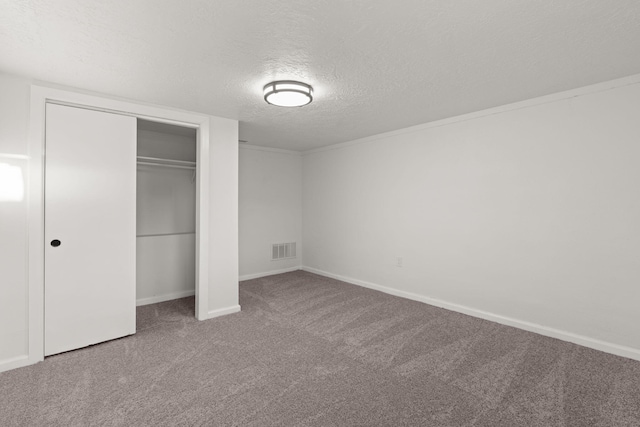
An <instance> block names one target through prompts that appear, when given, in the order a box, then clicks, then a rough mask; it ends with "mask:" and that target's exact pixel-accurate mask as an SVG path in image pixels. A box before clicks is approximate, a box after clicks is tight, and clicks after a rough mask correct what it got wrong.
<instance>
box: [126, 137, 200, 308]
mask: <svg viewBox="0 0 640 427" xmlns="http://www.w3.org/2000/svg"><path fill="white" fill-rule="evenodd" d="M138 155H139V156H145V157H157V158H163V159H173V160H187V161H195V160H196V136H195V132H194V134H193V135H192V136H182V135H176V134H172V133H167V132H155V131H149V130H143V129H140V128H138ZM137 169H138V170H137V182H136V184H137V204H136V208H137V209H136V217H137V220H136V235H137V238H136V267H137V268H136V299H137V303H138V305H142V304H152V303H156V302H160V301H166V300H170V299H175V298H180V297H184V296H189V295H193V294H194V293H195V280H196V279H195V267H196V253H195V249H196V243H195V229H196V221H195V218H196V184H195V181H194V180H193V179H192V178H193V177H194V173H195V170H191V169H178V168H168V167H163V166H157V165H156V166H151V165H144V164H139V165H138V168H137ZM187 233H188V234H187Z"/></svg>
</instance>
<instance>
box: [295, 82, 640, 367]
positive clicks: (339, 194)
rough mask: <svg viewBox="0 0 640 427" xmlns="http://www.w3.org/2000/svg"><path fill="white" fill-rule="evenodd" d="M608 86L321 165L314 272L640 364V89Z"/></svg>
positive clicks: (314, 163) (309, 251) (315, 163)
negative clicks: (595, 349)
mask: <svg viewBox="0 0 640 427" xmlns="http://www.w3.org/2000/svg"><path fill="white" fill-rule="evenodd" d="M635 81H636V82H637V81H638V79H635ZM620 84H623V83H620ZM605 86H607V85H599V86H597V87H594V88H590V89H585V90H583V91H582V92H581V93H582V95H581V96H577V97H571V96H573V95H575V93H572V94H566V96H565V95H562V96H556V97H547V98H545V99H541V100H537V101H535V102H531V103H521V104H518V105H514V106H511V107H506V108H501V109H496V110H491V111H487V112H484V113H481V114H474V115H469V116H464V117H461V118H458V119H454V120H446V121H442V122H439V123H434V124H430V125H424V126H422V127H416V128H410V129H406V130H404V131H399V132H393V133H390V134H387V135H380V136H377V137H373V138H368V139H366V140H364V141H357V142H355V143H350V144H343V145H340V146H335V147H332V148H330V149H327V150H319V151H315V152H310V153H308V154H305V156H304V158H303V181H304V184H303V218H304V221H303V241H304V258H303V264H304V266H305V267H307V268H308V269H310V270H311V271H318V272H321V273H323V274H330V275H334V276H338V277H341V278H346V279H347V280H350V281H353V282H357V283H360V284H364V285H367V286H373V287H384V288H385V290H386V291H388V292H393V293H397V294H400V295H405V296H409V297H412V298H415V299H418V300H424V301H431V302H435V303H437V304H441V305H445V306H448V307H451V308H454V309H458V310H460V311H466V312H469V313H472V314H475V315H479V316H483V317H487V318H492V319H494V320H502V321H504V322H505V323H511V324H515V325H518V326H521V327H524V328H529V329H532V330H537V331H539V332H542V333H547V334H549V335H554V334H555V336H560V337H562V338H563V339H570V340H574V341H577V342H581V343H583V344H586V345H590V346H593V347H596V348H601V349H604V350H607V351H612V352H617V353H619V354H624V355H627V356H630V357H635V358H639V357H640V333H638V325H640V309H639V306H638V303H639V301H640V286H639V285H638V284H639V283H640V267H639V265H640V264H639V263H638V256H639V253H640V225H639V224H640V223H639V218H640V191H638V184H639V183H640V167H639V164H640V163H639V159H640V84H637V83H636V84H632V85H626V86H621V87H617V88H613V89H609V88H608V87H605ZM610 86H616V84H611V85H610ZM603 88H604V90H603ZM578 92H579V91H578ZM397 257H402V258H403V266H402V267H398V266H397V265H396V264H397ZM433 299H435V300H433ZM451 304H453V305H451ZM545 328H546V329H545Z"/></svg>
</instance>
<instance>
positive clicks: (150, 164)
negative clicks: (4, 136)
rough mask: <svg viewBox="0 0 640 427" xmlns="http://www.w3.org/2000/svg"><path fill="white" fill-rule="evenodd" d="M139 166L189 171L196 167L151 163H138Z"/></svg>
mask: <svg viewBox="0 0 640 427" xmlns="http://www.w3.org/2000/svg"><path fill="white" fill-rule="evenodd" d="M138 164H139V165H146V166H162V167H165V168H174V169H191V170H195V169H196V167H195V166H182V165H168V164H166V163H153V162H138Z"/></svg>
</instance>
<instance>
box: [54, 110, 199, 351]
mask: <svg viewBox="0 0 640 427" xmlns="http://www.w3.org/2000/svg"><path fill="white" fill-rule="evenodd" d="M45 114H46V123H45V162H44V166H45V167H44V239H45V242H44V244H45V250H44V355H45V356H48V355H52V354H57V353H61V352H65V351H69V350H74V349H77V348H81V347H86V346H88V345H92V344H97V343H100V342H103V341H108V340H111V339H114V338H120V337H123V336H126V335H130V334H134V333H135V332H136V305H142V304H150V303H155V302H160V301H166V300H169V299H174V298H180V297H184V296H189V295H193V294H194V293H195V268H196V262H195V253H196V251H195V245H196V235H195V231H196V229H195V224H196V221H195V209H196V202H195V200H196V184H195V174H196V141H197V138H196V130H195V129H192V128H182V127H178V126H174V125H168V124H163V123H156V122H151V121H145V120H141V119H137V118H136V117H133V116H130V115H126V114H117V113H111V112H108V111H98V110H91V109H85V108H79V107H73V106H67V105H58V104H53V103H47V104H46V107H45Z"/></svg>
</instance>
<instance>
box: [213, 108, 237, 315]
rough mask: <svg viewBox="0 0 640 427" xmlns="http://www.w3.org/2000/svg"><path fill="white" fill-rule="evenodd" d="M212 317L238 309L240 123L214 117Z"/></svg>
mask: <svg viewBox="0 0 640 427" xmlns="http://www.w3.org/2000/svg"><path fill="white" fill-rule="evenodd" d="M210 123H211V136H210V139H211V144H210V152H209V166H210V171H209V192H210V200H209V205H210V206H209V224H208V225H209V245H210V247H209V316H219V315H223V314H227V313H233V312H235V311H238V310H240V306H239V305H238V301H239V299H238V121H237V120H229V119H223V118H219V117H211V121H210Z"/></svg>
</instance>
